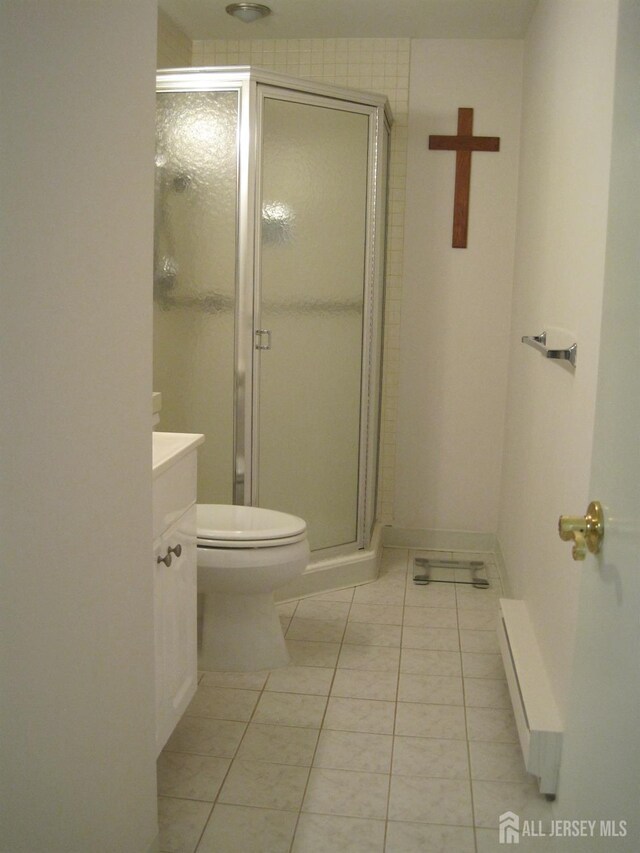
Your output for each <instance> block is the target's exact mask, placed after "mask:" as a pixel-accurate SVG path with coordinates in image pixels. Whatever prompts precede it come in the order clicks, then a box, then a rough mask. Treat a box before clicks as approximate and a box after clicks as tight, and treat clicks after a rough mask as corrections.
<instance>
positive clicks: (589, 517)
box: [558, 501, 604, 560]
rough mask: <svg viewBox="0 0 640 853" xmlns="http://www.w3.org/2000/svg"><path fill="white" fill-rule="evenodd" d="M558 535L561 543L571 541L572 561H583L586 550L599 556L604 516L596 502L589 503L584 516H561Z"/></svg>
mask: <svg viewBox="0 0 640 853" xmlns="http://www.w3.org/2000/svg"><path fill="white" fill-rule="evenodd" d="M558 533H559V534H560V538H561V539H562V540H563V542H570V541H571V540H573V550H572V552H571V554H572V556H573V559H574V560H584V558H585V557H586V556H587V548H588V549H589V551H591V553H592V554H599V553H600V545H601V543H602V540H603V538H604V515H603V514H602V507H601V506H600V504H599V503H598V501H591V503H590V504H589V507H588V509H587V514H586V515H584V516H580V515H561V516H560V520H559V521H558Z"/></svg>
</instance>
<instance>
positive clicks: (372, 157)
mask: <svg viewBox="0 0 640 853" xmlns="http://www.w3.org/2000/svg"><path fill="white" fill-rule="evenodd" d="M157 91H158V92H181V91H182V92H190V91H236V92H238V114H239V119H238V136H237V146H238V167H237V169H238V171H237V189H238V205H237V221H236V229H237V232H236V233H237V250H236V275H235V293H236V306H235V380H234V467H233V501H234V503H235V504H245V505H252V504H253V505H257V504H258V499H259V495H258V491H259V483H258V479H259V478H258V476H257V471H258V465H259V449H258V436H259V417H260V412H259V400H258V393H257V388H258V380H259V369H260V367H259V358H257V356H259V353H258V352H257V351H256V348H255V336H256V331H257V330H258V327H259V316H260V301H259V300H260V251H259V247H260V228H261V198H260V190H259V188H260V155H261V139H262V112H263V103H264V98H265V97H267V96H270V97H274V96H275V97H277V98H279V99H283V100H290V101H294V102H298V103H303V104H318V105H320V106H324V107H329V108H333V109H341V110H347V111H351V112H356V113H360V114H365V115H368V116H369V143H368V164H367V170H368V175H367V210H366V236H365V266H364V282H363V293H364V300H363V326H362V338H363V340H362V365H361V401H360V449H359V465H358V471H359V474H358V508H357V533H356V538H355V540H354V541H353V542H350V543H347V544H345V545H339V546H336V547H333V548H326V549H323V550H322V551H315V552H314V554H315V555H316V557H321V558H324V557H330V556H333V555H338V554H341V553H347V552H352V551H353V550H354V548H363V547H368V545H369V542H370V539H371V535H372V532H373V525H374V522H375V516H376V490H377V479H378V439H379V433H380V414H381V413H380V408H381V406H380V404H381V400H380V397H381V374H382V323H383V304H384V249H385V238H386V222H385V217H386V187H385V184H386V174H387V156H388V137H389V132H390V126H391V122H392V116H391V112H390V109H389V105H388V102H387V100H386V98H384V97H383V96H381V95H376V94H373V93H368V92H360V91H357V90H351V89H345V88H341V87H335V86H331V85H327V84H322V83H315V82H313V81H303V80H300V79H298V78H295V77H289V76H287V75H282V74H277V73H275V72H271V71H267V70H264V69H256V68H251V67H249V66H239V67H226V68H202V69H201V68H185V69H170V70H167V71H159V72H158V76H157Z"/></svg>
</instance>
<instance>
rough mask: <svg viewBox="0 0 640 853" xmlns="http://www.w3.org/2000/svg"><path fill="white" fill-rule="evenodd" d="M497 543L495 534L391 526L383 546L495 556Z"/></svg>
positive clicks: (384, 538)
mask: <svg viewBox="0 0 640 853" xmlns="http://www.w3.org/2000/svg"><path fill="white" fill-rule="evenodd" d="M496 542H497V539H496V536H495V534H494V533H470V532H467V531H464V530H429V529H412V528H404V527H391V526H387V527H384V528H383V544H384V546H385V547H386V548H424V549H425V550H427V551H474V552H476V553H477V552H484V553H491V554H493V553H495V550H496Z"/></svg>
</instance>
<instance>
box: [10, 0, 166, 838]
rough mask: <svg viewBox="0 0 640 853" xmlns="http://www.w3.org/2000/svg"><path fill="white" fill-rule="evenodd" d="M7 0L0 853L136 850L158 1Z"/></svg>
mask: <svg viewBox="0 0 640 853" xmlns="http://www.w3.org/2000/svg"><path fill="white" fill-rule="evenodd" d="M0 12H1V18H2V20H1V24H0V33H1V36H0V38H1V44H0V63H1V66H0V79H1V80H2V91H1V94H0V98H1V105H0V114H1V115H2V123H1V125H0V134H1V142H0V148H1V151H2V160H1V172H0V176H1V181H2V187H1V194H2V205H3V227H2V263H1V266H0V269H1V274H2V279H3V280H2V289H1V293H0V300H1V305H0V325H1V328H0V356H1V359H0V364H1V365H2V374H1V390H0V399H1V400H2V405H1V406H0V441H1V445H2V453H1V454H0V466H1V470H0V484H1V486H0V487H1V489H2V494H1V513H0V541H1V542H2V555H1V565H2V595H1V600H2V615H1V618H0V624H1V625H2V629H3V639H2V644H1V645H2V673H1V676H0V677H1V679H2V686H1V687H0V696H1V700H0V701H1V702H2V750H3V752H2V757H1V759H0V766H1V767H2V788H3V790H2V795H1V798H0V799H1V800H2V803H3V806H4V808H5V810H6V811H5V815H4V817H3V828H2V836H1V837H0V849H2V850H3V851H10V852H11V853H17V851H29V853H87V851H91V853H113V851H116V850H117V851H121V853H141V851H146V850H148V849H149V846H150V845H151V844H152V842H153V839H154V838H155V836H156V832H157V820H156V790H155V761H154V758H155V749H154V722H153V713H154V712H153V706H154V693H153V690H154V658H153V592H152V571H151V553H150V552H151V538H152V532H151V446H150V445H151V441H150V394H151V269H152V234H153V229H152V218H153V150H154V67H155V53H156V44H155V30H156V10H155V2H154V0H138V2H136V3H130V2H113V0H94V2H91V3H87V2H82V1H81V0H56V2H51V3H42V2H21V0H5V2H3V3H2V6H1V9H0Z"/></svg>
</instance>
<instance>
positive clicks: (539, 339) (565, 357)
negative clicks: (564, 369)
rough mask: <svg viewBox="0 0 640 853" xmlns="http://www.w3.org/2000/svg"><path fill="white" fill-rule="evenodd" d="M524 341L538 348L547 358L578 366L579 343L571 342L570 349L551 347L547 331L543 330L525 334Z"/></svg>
mask: <svg viewBox="0 0 640 853" xmlns="http://www.w3.org/2000/svg"><path fill="white" fill-rule="evenodd" d="M522 343H523V344H527V345H528V346H530V347H533V348H534V349H537V350H538V352H541V353H542V354H543V355H544V356H545V357H546V358H555V359H557V360H558V361H568V362H569V364H570V365H571V366H572V367H575V366H576V358H577V354H578V344H571V346H570V347H569V348H568V349H549V347H548V346H547V333H546V332H541V333H540V334H539V335H525V336H524V337H523V338H522Z"/></svg>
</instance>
